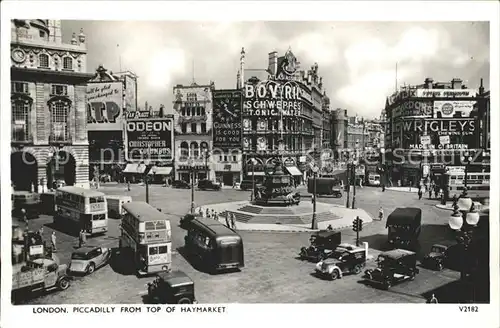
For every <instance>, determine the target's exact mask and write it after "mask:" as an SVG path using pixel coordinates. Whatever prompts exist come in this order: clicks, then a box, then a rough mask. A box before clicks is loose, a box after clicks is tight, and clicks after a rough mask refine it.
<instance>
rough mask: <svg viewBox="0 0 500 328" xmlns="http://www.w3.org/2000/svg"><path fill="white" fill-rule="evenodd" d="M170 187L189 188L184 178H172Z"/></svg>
mask: <svg viewBox="0 0 500 328" xmlns="http://www.w3.org/2000/svg"><path fill="white" fill-rule="evenodd" d="M172 187H173V188H177V189H189V188H191V186H190V185H189V183H187V182H186V181H184V180H174V181H173V182H172Z"/></svg>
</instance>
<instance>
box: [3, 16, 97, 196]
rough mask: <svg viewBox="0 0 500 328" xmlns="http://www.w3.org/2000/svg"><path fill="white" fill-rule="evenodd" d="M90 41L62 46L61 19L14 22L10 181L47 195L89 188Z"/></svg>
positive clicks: (82, 38)
mask: <svg viewBox="0 0 500 328" xmlns="http://www.w3.org/2000/svg"><path fill="white" fill-rule="evenodd" d="M86 56H87V49H86V37H85V34H84V33H83V31H82V30H81V31H80V34H79V35H78V36H77V35H76V34H75V33H73V37H72V39H71V43H69V44H66V43H63V42H62V31H61V21H59V20H45V19H34V20H13V21H12V22H11V87H12V89H11V106H12V107H11V110H12V135H11V137H12V138H11V146H12V150H11V167H12V172H11V180H12V183H13V185H14V188H15V189H19V190H32V191H44V190H47V189H48V188H52V187H53V186H54V183H55V182H56V181H58V180H62V181H64V182H65V183H66V184H67V185H75V186H80V187H86V188H88V187H89V176H88V172H89V153H88V150H89V149H88V146H89V144H88V139H87V128H86V125H87V124H86V123H87V122H86V119H87V115H86V113H87V101H86V84H87V81H88V80H89V79H90V78H91V77H92V75H91V74H87V73H86V70H87V67H86V61H87V58H86Z"/></svg>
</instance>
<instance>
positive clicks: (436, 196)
mask: <svg viewBox="0 0 500 328" xmlns="http://www.w3.org/2000/svg"><path fill="white" fill-rule="evenodd" d="M438 194H439V188H438V187H437V186H436V187H435V188H434V198H438Z"/></svg>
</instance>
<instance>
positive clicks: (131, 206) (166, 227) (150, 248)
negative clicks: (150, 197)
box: [119, 202, 172, 275]
mask: <svg viewBox="0 0 500 328" xmlns="http://www.w3.org/2000/svg"><path fill="white" fill-rule="evenodd" d="M123 209H124V210H125V213H124V215H123V216H122V224H121V236H120V240H119V248H120V254H121V256H122V258H127V259H128V260H130V261H131V262H133V263H134V267H135V269H136V271H137V273H138V274H139V275H146V274H151V273H155V272H160V271H170V270H171V267H172V239H171V229H170V221H169V220H168V219H167V218H166V216H165V214H163V213H161V212H160V211H158V210H157V209H155V208H154V207H152V206H151V205H149V204H147V203H145V202H130V203H126V204H124V205H123Z"/></svg>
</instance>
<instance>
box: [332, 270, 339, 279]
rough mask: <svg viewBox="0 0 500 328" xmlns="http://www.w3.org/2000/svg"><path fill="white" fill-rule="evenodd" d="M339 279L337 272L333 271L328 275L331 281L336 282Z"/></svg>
mask: <svg viewBox="0 0 500 328" xmlns="http://www.w3.org/2000/svg"><path fill="white" fill-rule="evenodd" d="M338 277H339V273H338V271H337V270H333V271H332V273H331V274H330V278H331V279H332V280H337V278H338Z"/></svg>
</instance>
